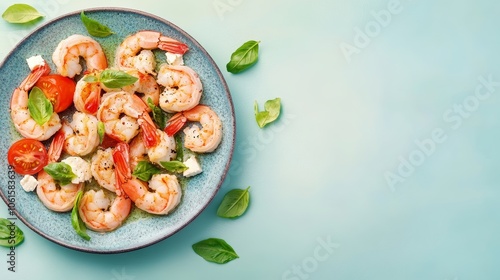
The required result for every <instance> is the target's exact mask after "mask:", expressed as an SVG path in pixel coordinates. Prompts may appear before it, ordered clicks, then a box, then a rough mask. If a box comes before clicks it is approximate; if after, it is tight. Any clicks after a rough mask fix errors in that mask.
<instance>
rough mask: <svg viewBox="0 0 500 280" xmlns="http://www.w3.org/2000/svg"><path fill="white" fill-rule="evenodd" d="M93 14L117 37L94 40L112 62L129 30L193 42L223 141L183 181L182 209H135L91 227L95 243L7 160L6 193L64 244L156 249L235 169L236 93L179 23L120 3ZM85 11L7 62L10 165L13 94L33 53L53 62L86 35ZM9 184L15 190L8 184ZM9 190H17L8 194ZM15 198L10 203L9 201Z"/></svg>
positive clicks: (35, 226)
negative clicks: (100, 228)
mask: <svg viewBox="0 0 500 280" xmlns="http://www.w3.org/2000/svg"><path fill="white" fill-rule="evenodd" d="M85 13H86V14H87V16H89V17H91V18H94V19H96V20H98V21H99V22H101V23H104V24H106V25H107V26H109V27H110V28H111V29H112V30H113V31H114V32H115V34H114V35H112V36H110V37H107V38H95V39H96V40H97V41H98V42H100V43H101V45H102V47H103V48H104V49H105V52H106V55H107V56H108V62H109V64H110V65H112V63H111V62H112V61H113V59H114V56H113V53H114V51H115V49H116V47H117V46H118V44H119V43H120V42H121V40H123V38H125V37H126V36H127V35H130V34H133V33H135V32H137V31H139V30H144V29H149V30H156V31H160V32H161V33H162V34H164V35H166V36H169V37H172V38H175V39H177V40H179V41H182V42H184V43H186V44H187V45H188V46H189V51H188V52H187V53H186V54H185V56H184V62H185V64H186V65H188V66H190V67H192V68H193V69H194V70H195V71H196V72H197V73H198V74H199V75H200V78H201V80H202V83H203V86H204V93H203V97H202V100H201V103H203V104H207V105H209V106H211V107H212V108H213V109H214V110H215V111H216V112H217V113H218V115H219V116H220V118H221V120H222V123H223V140H222V143H221V144H220V146H219V147H218V148H217V150H216V151H215V152H213V153H211V154H207V155H200V157H199V158H200V161H201V164H202V167H203V172H202V173H201V174H199V175H197V176H195V177H192V178H190V179H189V180H187V182H185V184H184V185H183V187H184V192H183V198H182V201H181V204H180V205H179V207H178V208H177V209H176V210H175V211H174V212H173V213H172V214H170V215H168V216H153V215H145V214H142V213H140V212H141V211H139V210H137V209H136V210H134V211H133V213H132V217H129V219H128V220H127V221H126V222H125V224H124V225H122V226H121V227H120V228H118V229H117V230H115V231H113V232H110V233H106V234H101V233H95V232H92V231H88V233H89V235H90V237H91V240H90V241H85V240H84V239H82V238H80V237H79V236H78V235H77V234H76V233H75V231H74V230H73V228H72V226H71V222H70V214H69V213H55V212H52V211H49V210H48V209H47V208H45V207H44V206H43V205H42V203H41V202H40V201H39V199H38V197H37V195H36V192H29V193H27V192H25V191H24V190H23V189H22V188H21V186H20V184H19V181H20V179H21V176H19V175H17V174H14V172H13V171H11V169H10V168H9V166H8V165H7V164H3V165H2V166H0V180H1V181H0V194H1V196H2V199H3V200H4V201H5V202H6V203H7V204H8V205H9V208H10V210H13V211H15V214H16V215H17V217H18V218H19V219H21V220H22V221H23V222H24V223H25V224H26V225H27V226H28V227H30V228H31V229H32V230H34V231H35V232H37V233H38V234H40V235H42V236H43V237H45V238H47V239H49V240H51V241H53V242H55V243H57V244H60V245H62V246H65V247H68V248H72V249H76V250H81V251H86V252H94V253H117V252H125V251H131V250H135V249H139V248H142V247H146V246H149V245H151V244H154V243H156V242H158V241H160V240H163V239H165V238H167V237H169V236H171V235H172V234H174V233H175V232H177V231H179V230H180V229H182V228H183V227H184V226H186V225H187V224H188V223H190V222H191V221H192V220H193V219H194V218H195V217H196V216H197V215H199V214H200V213H201V211H203V209H204V208H205V207H206V206H207V205H208V203H209V202H210V201H211V200H212V198H213V197H214V196H215V194H216V193H217V191H218V189H219V188H220V186H221V184H222V182H223V180H224V177H225V175H226V172H227V170H228V167H229V164H230V161H231V157H232V153H233V148H234V137H235V118H234V108H233V104H232V101H231V96H230V93H229V90H228V88H227V85H226V82H225V81H224V78H223V76H222V74H221V72H220V70H219V69H218V67H217V66H216V64H215V63H214V61H213V60H212V58H211V57H210V56H209V55H208V53H207V52H206V51H205V50H204V49H203V47H202V46H201V45H200V44H199V43H198V42H196V41H195V40H194V39H193V38H192V37H191V36H190V35H189V34H187V33H186V32H184V31H183V30H181V29H180V28H179V27H177V26H175V25H173V24H172V23H170V22H168V21H166V20H164V19H162V18H159V17H156V16H153V15H150V14H146V13H143V12H139V11H135V10H127V9H121V8H120V9H116V8H99V9H92V10H85ZM79 14H80V12H74V13H71V14H68V15H65V16H62V17H59V18H57V19H54V20H52V21H50V22H48V23H47V24H45V25H43V26H42V27H40V28H38V29H37V30H36V31H34V32H33V33H32V34H30V35H29V36H27V37H26V38H25V39H24V40H22V42H21V43H20V44H19V45H17V46H16V47H15V48H14V50H13V51H12V52H11V53H10V54H9V55H8V56H7V58H6V59H5V60H4V61H3V63H2V64H1V65H0V89H1V91H0V92H1V94H2V95H3V97H2V98H0V110H1V112H4V113H3V114H0V125H1V126H2V128H3V129H2V130H3V131H2V133H1V134H0V157H1V158H2V159H3V160H4V161H5V162H6V158H7V150H8V148H9V147H10V145H11V143H12V142H13V141H15V140H17V139H20V135H19V134H18V133H17V132H16V131H15V129H14V127H13V125H12V123H11V119H10V115H9V114H8V112H9V102H10V94H11V93H12V92H13V91H14V89H15V88H16V87H17V86H18V85H19V84H20V82H21V81H22V80H23V78H24V77H26V75H27V74H28V73H29V68H28V66H27V64H26V58H28V57H31V56H33V55H36V54H40V55H42V56H43V57H44V58H45V59H46V60H47V61H49V62H50V65H51V67H52V69H55V66H54V65H53V64H52V61H51V60H52V59H51V57H52V52H53V51H54V49H55V47H56V45H57V44H58V43H59V42H60V41H61V40H63V39H64V38H66V37H67V36H69V35H71V34H77V33H78V34H84V35H87V34H88V33H87V32H86V30H85V28H84V26H83V25H82V23H81V21H80V15H79ZM9 188H10V189H9ZM9 191H10V192H9ZM9 203H10V204H9Z"/></svg>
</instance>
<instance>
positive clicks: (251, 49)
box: [226, 40, 260, 74]
mask: <svg viewBox="0 0 500 280" xmlns="http://www.w3.org/2000/svg"><path fill="white" fill-rule="evenodd" d="M259 43H260V41H253V40H250V41H248V42H246V43H244V44H243V45H241V47H239V48H238V49H236V51H235V52H233V54H231V60H230V61H229V63H228V64H227V65H226V69H227V71H228V72H231V73H233V74H237V73H240V72H243V71H244V70H246V69H248V68H250V67H251V66H252V65H254V64H255V63H256V62H257V60H258V58H259Z"/></svg>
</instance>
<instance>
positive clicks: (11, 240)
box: [0, 218, 24, 247]
mask: <svg viewBox="0 0 500 280" xmlns="http://www.w3.org/2000/svg"><path fill="white" fill-rule="evenodd" d="M23 240H24V233H23V231H22V230H21V229H20V228H19V227H18V226H17V225H16V224H15V223H13V222H11V221H9V220H7V219H4V218H0V246H3V247H13V246H17V245H19V244H20V243H21V242H23Z"/></svg>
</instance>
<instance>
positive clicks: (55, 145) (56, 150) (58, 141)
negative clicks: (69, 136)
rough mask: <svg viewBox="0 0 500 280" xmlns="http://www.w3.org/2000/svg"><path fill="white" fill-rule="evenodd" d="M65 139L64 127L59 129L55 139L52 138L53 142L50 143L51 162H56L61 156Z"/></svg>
mask: <svg viewBox="0 0 500 280" xmlns="http://www.w3.org/2000/svg"><path fill="white" fill-rule="evenodd" d="M65 140H66V136H65V134H64V131H63V130H62V129H59V131H58V132H57V133H56V135H55V136H54V139H52V143H50V147H49V151H48V155H49V162H56V161H57V160H59V157H60V156H61V153H62V150H63V147H64V141H65Z"/></svg>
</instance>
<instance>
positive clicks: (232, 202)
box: [217, 187, 250, 218]
mask: <svg viewBox="0 0 500 280" xmlns="http://www.w3.org/2000/svg"><path fill="white" fill-rule="evenodd" d="M249 189H250V187H248V188H246V189H245V190H241V189H234V190H230V191H229V192H227V193H226V195H225V196H224V198H223V199H222V202H221V204H220V205H219V208H218V209H217V216H219V217H222V218H235V217H239V216H241V215H243V213H245V211H246V210H247V208H248V204H249V203H250V193H249V192H248V190H249Z"/></svg>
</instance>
